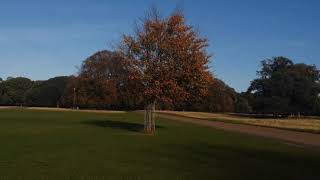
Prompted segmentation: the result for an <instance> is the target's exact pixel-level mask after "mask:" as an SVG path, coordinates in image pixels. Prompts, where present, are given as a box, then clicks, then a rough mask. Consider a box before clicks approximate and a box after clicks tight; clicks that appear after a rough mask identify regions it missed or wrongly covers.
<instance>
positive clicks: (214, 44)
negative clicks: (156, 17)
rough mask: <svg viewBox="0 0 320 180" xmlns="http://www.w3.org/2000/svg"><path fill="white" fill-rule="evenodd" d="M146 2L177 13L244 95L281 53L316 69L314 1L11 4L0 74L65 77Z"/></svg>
mask: <svg viewBox="0 0 320 180" xmlns="http://www.w3.org/2000/svg"><path fill="white" fill-rule="evenodd" d="M152 5H155V6H158V8H159V10H160V11H162V13H163V14H164V15H168V14H170V12H172V10H174V9H175V8H176V7H180V8H182V9H183V10H184V12H185V14H186V16H187V18H188V23H190V24H192V25H194V27H196V28H197V29H198V31H199V32H200V33H201V35H203V36H204V37H207V38H208V39H209V42H210V47H209V52H210V53H211V54H213V55H214V58H213V59H212V63H211V69H212V71H213V72H214V74H215V75H216V76H217V77H218V78H221V79H222V80H224V81H225V82H226V83H228V84H229V85H231V86H232V87H234V88H235V89H236V90H237V91H243V90H246V89H247V87H248V86H249V83H250V81H251V80H252V79H253V78H255V77H256V71H257V70H258V68H259V65H260V64H259V62H260V60H262V59H265V58H269V57H272V56H279V55H282V56H287V57H289V58H292V59H293V60H295V62H305V63H308V64H316V65H317V66H318V67H320V45H319V43H320V20H319V19H320V1H318V0H277V1H276V0H259V1H257V0H241V1H240V0H234V1H231V0H221V1H214V0H211V1H209V0H208V1H205V0H202V1H201V0H198V1H193V0H176V1H175V0H162V1H155V0H154V1H152V0H150V1H147V0H145V1H143V0H135V1H133V0H132V1H131V0H130V1H129V0H127V1H125V0H116V1H111V0H110V1H106V0H100V1H98V0H86V1H84V0H83V1H81V0H77V1H71V0H68V1H67V0H65V1H62V0H55V1H53V0H52V1H46V0H42V1H40V0H39V1H35V0H28V1H22V0H21V1H14V0H10V1H9V0H7V1H5V0H3V1H1V4H0V77H2V78H6V77H7V76H26V77H29V78H32V79H36V80H41V79H47V78H50V77H53V76H57V75H71V74H74V73H76V72H77V66H79V65H80V64H81V62H82V61H83V60H84V59H85V58H86V57H88V56H90V55H91V54H92V53H94V52H96V51H98V50H102V49H110V48H112V44H114V43H116V42H118V41H119V37H120V36H121V34H122V33H129V32H130V31H131V29H132V28H131V27H132V25H133V24H134V21H135V20H137V19H138V18H141V17H143V16H144V13H145V12H146V10H147V9H148V8H149V7H151V6H152Z"/></svg>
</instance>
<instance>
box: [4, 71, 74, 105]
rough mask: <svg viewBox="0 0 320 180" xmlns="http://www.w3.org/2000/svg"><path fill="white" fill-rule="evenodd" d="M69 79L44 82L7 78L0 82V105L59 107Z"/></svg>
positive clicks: (59, 78) (63, 77)
mask: <svg viewBox="0 0 320 180" xmlns="http://www.w3.org/2000/svg"><path fill="white" fill-rule="evenodd" d="M70 79H71V77H67V76H61V77H55V78H52V79H49V80H46V81H32V80H30V79H28V78H24V77H17V78H12V77H9V78H7V79H6V80H0V105H7V106H43V107H59V106H60V104H63V105H66V104H65V101H64V99H63V97H64V94H65V88H66V85H67V83H68V82H69V80H70Z"/></svg>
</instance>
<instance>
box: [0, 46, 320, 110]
mask: <svg viewBox="0 0 320 180" xmlns="http://www.w3.org/2000/svg"><path fill="white" fill-rule="evenodd" d="M93 64H94V65H93ZM94 66H95V68H93V67H94ZM98 67H99V68H98ZM126 69H127V68H126V67H125V64H123V62H122V60H121V58H120V59H119V57H118V56H117V55H116V53H115V52H110V51H101V52H97V53H95V54H94V55H93V56H91V57H89V58H88V59H87V60H85V61H84V63H83V64H82V66H81V70H80V72H79V74H78V75H77V76H69V77H67V76H61V77H55V78H52V79H49V80H46V81H32V80H30V79H28V78H24V77H17V78H12V77H9V78H7V79H6V80H2V79H0V105H6V106H42V107H69V108H72V107H73V106H74V105H75V106H77V107H80V108H89V109H118V110H134V109H143V108H144V106H145V103H144V102H143V99H144V98H143V97H142V94H141V92H140V91H139V87H138V84H139V82H136V80H130V78H129V77H128V76H127V74H126ZM88 74H90V76H89V75H88ZM97 74H101V75H102V74H103V78H97V76H96V75H97ZM257 74H258V78H257V79H255V80H253V81H252V82H251V85H250V87H249V88H248V91H247V92H242V93H237V92H236V91H235V90H234V89H233V88H231V87H229V86H228V85H226V84H225V83H224V82H223V81H221V80H219V79H215V78H213V79H212V81H211V83H210V84H209V93H208V94H207V96H206V97H203V99H201V100H199V101H198V102H196V103H188V102H181V103H179V102H171V103H165V102H159V103H157V108H159V109H168V110H188V111H207V112H241V113H259V114H274V115H291V114H293V115H299V114H301V115H319V114H320V96H319V94H320V85H319V77H320V75H319V74H320V73H319V70H317V68H316V67H315V66H313V65H311V66H310V65H306V64H294V63H293V62H292V61H291V60H289V59H287V58H285V57H276V58H272V59H268V60H264V61H262V69H261V70H260V71H258V73H257ZM90 77H93V78H90ZM74 90H75V91H74ZM74 96H75V104H73V103H74V102H73V101H74Z"/></svg>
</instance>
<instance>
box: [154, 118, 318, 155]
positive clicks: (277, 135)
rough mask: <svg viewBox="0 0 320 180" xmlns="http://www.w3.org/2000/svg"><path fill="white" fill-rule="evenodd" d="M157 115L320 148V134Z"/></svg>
mask: <svg viewBox="0 0 320 180" xmlns="http://www.w3.org/2000/svg"><path fill="white" fill-rule="evenodd" d="M157 116H159V117H163V118H166V119H172V120H178V121H183V122H189V123H194V124H199V125H205V126H211V127H215V128H219V129H223V130H227V131H234V132H239V133H244V134H249V135H255V136H261V137H267V138H273V139H278V140H280V141H283V142H286V143H288V144H291V145H296V146H304V147H308V148H316V149H320V134H312V133H306V132H297V131H290V130H282V129H276V128H268V127H259V126H252V125H243V124H232V123H225V122H217V121H209V120H202V119H196V118H189V117H181V116H175V115H168V114H161V113H158V114H157Z"/></svg>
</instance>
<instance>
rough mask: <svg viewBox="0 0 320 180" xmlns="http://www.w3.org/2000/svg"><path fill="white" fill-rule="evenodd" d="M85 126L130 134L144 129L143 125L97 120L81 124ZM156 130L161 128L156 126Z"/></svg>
mask: <svg viewBox="0 0 320 180" xmlns="http://www.w3.org/2000/svg"><path fill="white" fill-rule="evenodd" d="M83 123H84V124H87V125H92V126H97V127H103V128H112V129H120V130H126V131H131V132H142V131H143V129H144V125H143V124H139V123H133V122H125V121H114V120H106V119H104V120H97V119H91V120H86V121H84V122H83ZM156 128H157V129H161V128H163V127H162V126H156Z"/></svg>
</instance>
